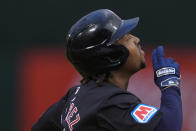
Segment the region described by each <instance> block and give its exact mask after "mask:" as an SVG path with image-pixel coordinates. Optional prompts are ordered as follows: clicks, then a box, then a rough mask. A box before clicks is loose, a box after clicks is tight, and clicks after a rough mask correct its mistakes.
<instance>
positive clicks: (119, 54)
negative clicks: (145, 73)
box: [106, 44, 129, 65]
mask: <svg viewBox="0 0 196 131" xmlns="http://www.w3.org/2000/svg"><path fill="white" fill-rule="evenodd" d="M109 48H110V49H111V52H110V53H109V54H108V55H107V56H106V59H107V60H108V62H109V63H111V64H112V63H114V64H118V65H123V64H124V63H125V62H126V61H127V58H128V56H129V50H128V49H127V48H126V47H124V46H123V45H115V44H113V45H110V47H109Z"/></svg>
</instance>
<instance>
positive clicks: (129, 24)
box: [108, 17, 139, 45]
mask: <svg viewBox="0 0 196 131" xmlns="http://www.w3.org/2000/svg"><path fill="white" fill-rule="evenodd" d="M138 22H139V17H136V18H132V19H128V20H122V23H121V25H120V27H119V29H118V30H117V31H116V32H115V33H114V34H113V35H112V37H111V40H110V42H109V43H108V45H111V44H113V43H114V42H115V41H117V40H119V39H120V38H122V37H123V36H124V35H125V34H127V33H129V32H130V31H131V30H133V29H134V28H135V27H136V26H137V24H138Z"/></svg>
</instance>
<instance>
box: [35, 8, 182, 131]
mask: <svg viewBox="0 0 196 131" xmlns="http://www.w3.org/2000/svg"><path fill="white" fill-rule="evenodd" d="M138 21H139V18H132V19H128V20H122V19H121V18H120V17H119V16H117V15H116V14H115V13H114V12H112V11H110V10H108V9H100V10H96V11H93V12H91V13H89V14H87V15H86V16H84V17H82V18H81V19H80V20H79V21H77V22H76V23H75V24H74V25H73V26H72V27H71V29H70V31H69V33H68V35H67V41H66V54H67V58H68V59H69V61H70V62H71V63H72V64H73V66H74V67H75V69H76V70H77V71H78V72H79V73H80V74H81V75H82V77H83V79H82V80H81V84H80V85H77V86H75V87H72V88H71V89H70V90H69V91H68V92H67V94H66V95H65V96H64V97H63V98H62V99H61V100H60V101H58V102H57V103H56V104H54V105H52V106H51V107H50V108H49V109H48V110H47V111H46V112H45V113H44V114H43V115H42V116H41V118H40V119H39V120H38V121H37V122H36V123H35V124H34V125H33V127H32V131H180V130H181V128H182V103H181V93H180V81H181V80H180V70H179V65H178V63H176V62H175V61H174V59H172V58H165V56H164V50H163V47H162V46H158V47H157V48H156V49H154V50H153V53H152V63H153V64H152V65H153V70H154V81H155V84H156V85H157V86H158V88H159V89H160V91H161V93H162V96H161V105H160V109H159V108H157V107H155V106H152V105H147V104H145V103H142V101H141V100H140V99H139V98H138V97H137V96H135V95H134V94H132V93H131V92H128V91H127V88H128V82H129V79H130V77H131V76H132V75H133V74H135V73H136V72H137V71H140V70H141V69H143V68H144V67H145V58H144V51H143V50H142V49H141V46H140V39H139V38H137V37H136V36H133V35H132V34H131V33H130V31H131V30H132V29H133V28H134V27H135V26H136V25H137V24H138ZM67 75H68V74H67Z"/></svg>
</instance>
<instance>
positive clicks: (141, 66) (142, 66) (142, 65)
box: [140, 61, 146, 69]
mask: <svg viewBox="0 0 196 131" xmlns="http://www.w3.org/2000/svg"><path fill="white" fill-rule="evenodd" d="M145 67H146V61H142V62H141V64H140V69H143V68H145Z"/></svg>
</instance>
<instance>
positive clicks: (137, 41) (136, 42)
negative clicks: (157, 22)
mask: <svg viewBox="0 0 196 131" xmlns="http://www.w3.org/2000/svg"><path fill="white" fill-rule="evenodd" d="M132 37H133V41H134V43H135V44H137V45H138V44H139V43H140V39H139V38H138V37H136V36H132Z"/></svg>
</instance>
